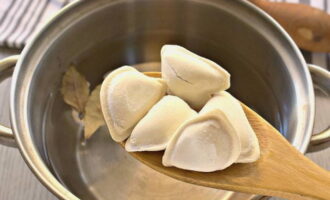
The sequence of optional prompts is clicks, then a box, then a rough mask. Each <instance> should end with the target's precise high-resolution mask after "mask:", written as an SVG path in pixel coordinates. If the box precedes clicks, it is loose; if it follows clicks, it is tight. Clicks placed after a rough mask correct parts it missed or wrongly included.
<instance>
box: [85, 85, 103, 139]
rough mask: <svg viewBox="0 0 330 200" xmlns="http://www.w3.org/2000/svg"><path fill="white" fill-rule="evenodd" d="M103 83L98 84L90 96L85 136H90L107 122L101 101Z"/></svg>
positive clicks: (86, 111) (87, 105) (87, 106)
mask: <svg viewBox="0 0 330 200" xmlns="http://www.w3.org/2000/svg"><path fill="white" fill-rule="evenodd" d="M100 91H101V85H98V86H96V88H95V89H94V90H93V91H92V93H91V95H90V97H89V98H88V101H87V104H86V108H85V116H84V124H85V128H84V136H85V138H86V139H88V138H90V137H91V136H92V135H93V134H94V133H95V132H96V131H97V129H98V128H99V127H101V126H103V125H104V124H105V121H104V118H103V114H102V110H101V102H100Z"/></svg>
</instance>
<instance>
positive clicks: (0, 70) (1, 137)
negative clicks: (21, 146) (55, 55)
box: [0, 56, 18, 147]
mask: <svg viewBox="0 0 330 200" xmlns="http://www.w3.org/2000/svg"><path fill="white" fill-rule="evenodd" d="M17 59H18V56H9V57H7V58H4V59H2V60H0V82H1V81H2V80H3V79H4V78H5V77H6V76H8V75H9V73H8V72H11V71H12V68H13V67H14V66H15V64H16V62H17ZM10 75H11V74H10ZM0 144H3V145H6V146H10V147H16V142H15V138H14V134H13V132H12V130H11V129H10V128H8V127H5V126H3V125H1V124H0Z"/></svg>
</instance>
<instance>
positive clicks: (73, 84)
mask: <svg viewBox="0 0 330 200" xmlns="http://www.w3.org/2000/svg"><path fill="white" fill-rule="evenodd" d="M61 93H62V95H63V98H64V102H65V103H67V104H69V105H70V106H71V107H72V108H73V109H75V110H76V111H77V112H79V113H84V111H85V106H86V103H87V100H88V96H89V82H88V81H87V80H86V78H85V77H84V76H83V75H82V74H80V73H79V72H78V71H77V70H76V68H75V67H74V66H71V67H70V68H69V69H68V70H67V71H66V72H65V74H64V77H63V79H62V87H61Z"/></svg>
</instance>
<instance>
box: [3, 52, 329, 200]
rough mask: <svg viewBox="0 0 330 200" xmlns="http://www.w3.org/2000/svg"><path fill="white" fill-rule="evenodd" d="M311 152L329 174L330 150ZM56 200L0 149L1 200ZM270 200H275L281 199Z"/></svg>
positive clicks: (322, 116) (9, 151)
mask: <svg viewBox="0 0 330 200" xmlns="http://www.w3.org/2000/svg"><path fill="white" fill-rule="evenodd" d="M17 53H19V52H18V51H11V50H7V49H2V48H0V59H1V58H4V57H6V56H8V55H12V54H17ZM8 92H9V82H8V81H7V83H2V84H0V105H1V106H0V122H1V123H5V124H7V125H8V124H9V108H8ZM318 107H319V110H321V111H322V110H324V108H326V107H328V108H329V104H328V103H326V102H323V103H322V102H321V103H320V104H319V106H318ZM318 107H317V109H318ZM329 121H330V116H329V115H328V114H326V113H319V114H318V117H317V121H316V123H315V127H314V131H321V130H322V129H323V128H325V127H327V126H328V122H329ZM313 150H318V151H314V152H310V153H308V154H307V156H308V157H309V158H311V159H312V160H314V161H315V162H317V163H318V164H319V165H320V166H322V167H324V168H326V169H328V170H330V156H329V155H330V148H328V145H321V146H320V147H319V148H313ZM56 199H57V198H56V197H54V195H53V194H51V193H50V192H49V191H47V189H46V188H45V187H44V186H43V185H42V184H41V183H40V182H39V181H38V180H37V179H36V178H35V176H34V175H33V173H32V172H31V171H30V169H29V168H28V167H27V166H26V164H25V162H24V161H23V159H22V157H21V155H20V153H19V151H18V150H17V149H14V148H9V147H4V146H1V145H0V200H56ZM272 199H276V200H277V199H280V198H272Z"/></svg>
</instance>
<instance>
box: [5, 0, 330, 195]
mask: <svg viewBox="0 0 330 200" xmlns="http://www.w3.org/2000/svg"><path fill="white" fill-rule="evenodd" d="M163 44H179V45H182V46H184V47H186V48H188V49H190V50H191V51H193V52H196V53H198V54H199V55H202V56H205V57H207V58H210V59H211V60H214V61H216V62H218V63H219V64H221V65H222V66H223V67H224V68H226V69H227V70H228V71H229V72H230V73H231V74H232V87H231V89H230V91H231V92H232V93H233V94H234V95H235V96H237V97H238V98H239V99H240V100H242V101H243V102H244V103H246V104H247V105H249V106H250V107H252V108H253V109H255V110H256V111H257V112H258V113H260V114H261V115H262V116H263V117H264V118H266V119H267V120H268V121H269V122H270V123H271V124H273V125H274V126H275V127H276V128H277V129H279V130H280V132H281V133H282V134H283V135H284V136H285V137H286V138H287V139H288V140H289V141H290V142H291V143H292V144H293V145H294V146H295V147H296V148H297V149H299V150H300V151H301V152H305V151H306V148H307V146H308V144H309V142H310V138H311V135H312V126H313V123H314V106H315V105H314V92H313V82H312V79H311V74H310V71H309V69H308V67H307V65H306V63H305V61H304V59H303V57H302V55H301V53H300V52H299V50H298V48H297V46H296V45H295V44H294V43H293V41H292V40H291V39H290V37H289V36H288V34H287V33H285V32H284V31H283V29H282V28H281V27H280V26H279V25H278V24H277V23H276V22H275V21H274V20H273V19H272V18H270V17H269V16H268V15H266V14H265V13H264V12H263V11H261V10H260V9H258V8H256V7H255V6H253V5H251V4H250V3H249V2H246V1H243V0H237V1H228V0H97V1H79V2H76V3H74V4H71V5H69V6H67V7H66V8H64V9H63V10H62V11H61V12H60V13H59V14H58V15H57V16H55V17H54V18H53V19H52V20H50V21H49V22H48V24H47V25H46V26H45V27H44V28H43V29H42V30H41V31H40V32H39V33H38V34H37V35H36V36H35V37H34V39H33V41H31V42H30V43H29V44H28V45H27V46H26V47H25V49H24V50H23V52H22V54H21V56H20V57H19V58H18V57H10V58H7V59H5V60H3V61H1V63H0V69H1V71H2V72H3V71H5V70H6V69H8V68H10V67H12V66H13V65H15V62H16V61H17V59H18V61H17V64H16V67H15V70H14V74H13V78H12V86H11V87H12V88H11V97H10V107H11V123H12V129H9V128H4V127H1V131H0V142H1V143H4V144H7V145H12V146H15V145H17V146H18V148H19V149H20V151H21V153H22V156H23V158H24V159H25V161H26V163H27V164H28V165H29V166H30V168H31V170H32V171H33V172H34V173H35V175H36V176H37V177H38V178H39V180H40V181H41V182H42V183H43V184H44V185H46V186H47V188H48V189H49V190H50V191H52V192H53V193H54V194H55V195H57V196H58V197H59V198H61V199H69V200H75V199H88V200H90V199H102V200H105V199H114V200H115V199H118V200H123V199H134V200H139V199H141V200H142V199H144V200H145V199H150V200H151V199H152V200H176V199H178V200H179V199H180V200H182V199H190V200H194V199H196V200H199V199H204V200H214V199H230V198H232V199H239V198H241V199H246V198H247V196H246V195H243V196H240V197H238V196H237V194H235V193H232V192H227V191H220V190H215V189H210V188H204V187H199V186H194V185H190V184H187V183H182V182H179V181H176V180H174V179H172V178H169V177H166V176H164V175H162V174H159V173H158V172H155V171H153V170H151V169H149V168H148V167H146V166H144V165H142V164H140V163H139V162H137V161H136V160H134V159H133V158H131V157H130V156H129V155H128V154H127V153H126V152H125V151H124V150H122V149H121V147H120V146H119V145H117V144H116V143H114V142H113V141H112V140H111V138H110V137H109V134H108V133H107V130H106V128H105V127H104V128H101V129H100V130H99V131H98V133H96V134H95V135H94V136H93V137H92V138H91V139H90V140H88V141H87V142H86V143H82V140H81V137H82V136H81V135H82V127H81V126H80V125H79V124H77V123H76V122H75V120H74V119H73V118H72V115H71V109H70V108H69V107H68V106H67V105H66V104H65V103H64V102H63V98H62V96H61V94H60V92H59V88H60V85H61V79H62V76H63V73H64V72H65V71H66V70H67V68H68V67H69V65H70V64H72V63H73V64H75V65H76V66H77V68H78V70H79V71H80V72H81V73H83V74H84V75H85V76H86V77H87V79H88V80H89V81H90V82H91V87H94V86H95V85H96V84H99V83H100V82H101V81H102V76H103V75H104V74H105V73H106V72H108V71H109V70H113V69H115V68H117V67H120V66H122V65H125V64H136V63H142V62H148V61H159V59H160V58H159V57H160V56H159V51H160V48H161V46H162V45H163ZM310 69H311V72H312V75H313V78H315V83H316V84H318V87H320V88H323V90H322V91H324V92H325V93H328V94H330V92H329V88H330V83H329V81H330V75H329V72H327V71H325V70H322V69H320V68H318V67H315V66H314V67H310ZM141 70H143V69H141ZM155 70H157V69H155ZM158 70H159V69H158ZM2 72H1V73H2ZM2 75H3V74H2ZM327 98H328V97H327ZM11 130H13V131H11ZM12 132H13V134H12ZM326 134H327V132H324V133H323V134H321V135H317V136H316V137H315V139H317V140H318V141H320V140H322V141H323V140H326V139H327V135H326ZM235 195H236V196H235Z"/></svg>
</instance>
